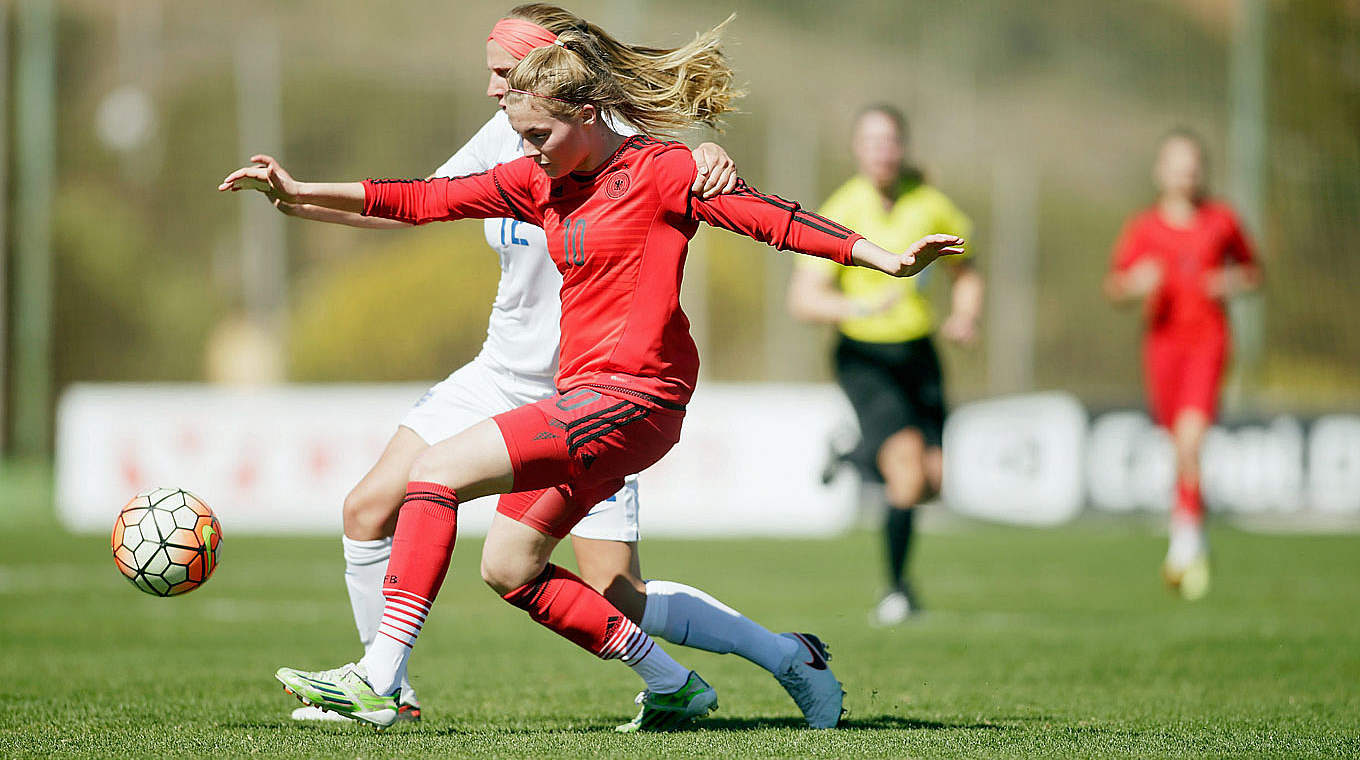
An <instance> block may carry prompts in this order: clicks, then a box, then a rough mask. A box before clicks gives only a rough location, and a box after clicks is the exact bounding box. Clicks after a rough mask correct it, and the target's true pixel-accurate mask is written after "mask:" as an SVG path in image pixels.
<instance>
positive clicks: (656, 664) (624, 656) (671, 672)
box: [596, 617, 689, 694]
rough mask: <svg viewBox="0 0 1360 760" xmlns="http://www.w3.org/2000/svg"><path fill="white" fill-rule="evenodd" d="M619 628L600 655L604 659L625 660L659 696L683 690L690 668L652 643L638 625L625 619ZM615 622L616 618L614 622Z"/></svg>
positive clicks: (648, 687)
mask: <svg viewBox="0 0 1360 760" xmlns="http://www.w3.org/2000/svg"><path fill="white" fill-rule="evenodd" d="M620 619H621V620H622V621H623V622H622V623H621V624H620V625H619V627H618V628H617V629H615V630H613V631H612V632H608V633H606V634H605V636H606V639H607V640H606V641H605V643H604V646H603V647H602V648H601V649H600V651H599V652H597V653H596V654H597V656H599V658H600V659H602V660H622V661H623V662H624V664H625V665H627V666H628V667H630V668H632V669H633V672H634V673H637V674H638V675H639V676H641V677H642V680H643V681H644V682H645V683H646V684H647V690H648V691H650V692H653V693H656V694H670V693H672V692H675V691H679V690H680V689H681V688H683V687H684V685H685V682H686V681H688V680H689V668H686V667H684V666H683V665H681V664H680V663H678V662H676V661H675V660H674V659H673V658H672V657H671V656H670V655H669V654H666V652H665V650H663V649H662V648H661V647H659V646H657V645H656V642H655V641H652V637H651V636H648V635H647V634H646V633H644V632H643V630H642V629H641V628H638V627H637V624H636V623H634V622H633V621H631V620H629V619H628V618H625V617H620ZM611 620H612V619H611Z"/></svg>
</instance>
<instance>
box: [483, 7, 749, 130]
mask: <svg viewBox="0 0 1360 760" xmlns="http://www.w3.org/2000/svg"><path fill="white" fill-rule="evenodd" d="M508 18H519V19H523V20H525V21H531V22H533V23H535V24H538V25H539V26H542V27H544V28H545V29H547V30H548V31H550V32H552V33H554V34H556V35H557V40H558V44H556V45H549V46H545V47H541V48H538V49H535V50H532V51H530V52H529V53H528V54H527V55H525V56H524V59H523V60H521V61H520V62H519V64H518V65H516V66H515V68H514V69H512V70H511V72H510V75H509V77H508V82H509V85H510V87H511V88H512V89H516V90H524V91H528V92H533V93H535V94H538V95H543V96H545V99H544V100H543V102H542V103H541V105H542V106H544V107H545V108H547V109H548V111H549V113H552V114H553V115H554V116H558V117H563V116H569V115H571V114H572V113H573V111H574V110H575V109H578V108H579V106H580V105H584V104H586V103H590V104H592V105H594V106H596V107H597V108H599V109H601V110H603V111H607V112H613V113H615V114H617V115H618V116H620V117H622V118H623V119H624V120H625V121H627V122H628V123H630V124H632V125H633V126H635V127H637V128H638V129H640V130H642V131H643V132H647V133H670V132H674V131H676V130H679V129H683V128H685V127H688V126H691V125H694V124H707V125H709V126H711V127H714V128H719V127H720V123H719V117H721V116H722V114H724V113H727V112H729V111H731V110H732V109H733V101H734V100H736V99H737V98H739V97H741V96H742V95H743V94H745V93H743V92H742V91H741V90H739V89H737V88H736V87H735V86H734V85H733V83H732V78H733V72H732V67H731V65H730V64H728V62H727V58H726V57H725V56H724V55H723V53H722V50H721V49H720V48H719V44H720V42H721V41H722V33H723V30H724V29H725V28H726V27H727V25H728V24H729V23H731V21H732V19H733V18H735V16H729V17H728V18H727V20H726V21H724V22H722V23H721V24H719V25H718V26H716V27H714V28H713V29H711V30H709V31H708V32H705V33H703V34H699V35H696V36H695V38H694V41H693V42H691V43H689V44H688V45H683V46H681V47H678V48H671V49H665V48H649V47H641V46H637V45H628V44H625V43H623V42H620V41H618V40H617V39H615V38H614V37H612V36H611V35H609V33H607V32H605V31H604V30H603V29H601V28H599V27H597V26H595V25H594V24H591V23H590V22H588V21H585V20H584V19H581V18H579V17H577V16H574V15H572V14H571V13H569V12H567V11H565V10H563V9H561V8H558V7H556V6H553V5H548V4H545V3H532V4H529V5H521V6H518V7H516V8H514V9H512V10H511V11H510V13H509V14H508ZM516 96H517V95H516V94H515V93H511V94H510V95H508V96H507V97H516ZM554 98H555V99H557V100H553V99H554ZM561 101H567V102H565V103H564V102H561Z"/></svg>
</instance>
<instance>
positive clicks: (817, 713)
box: [774, 633, 845, 728]
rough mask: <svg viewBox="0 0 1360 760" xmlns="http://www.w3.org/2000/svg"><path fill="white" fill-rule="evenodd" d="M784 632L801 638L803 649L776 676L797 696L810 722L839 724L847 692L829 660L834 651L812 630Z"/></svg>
mask: <svg viewBox="0 0 1360 760" xmlns="http://www.w3.org/2000/svg"><path fill="white" fill-rule="evenodd" d="M780 635H781V636H783V637H784V638H786V639H793V640H794V641H796V642H798V646H799V649H800V651H799V652H797V653H795V654H794V656H793V663H792V664H791V665H789V669H788V670H786V671H784V672H783V673H776V674H775V677H774V678H775V680H776V681H778V682H779V685H780V686H783V687H784V690H785V691H787V692H788V693H789V696H790V697H793V701H794V703H795V704H797V705H798V709H800V710H802V711H803V717H804V718H806V719H807V723H808V725H809V726H811V727H812V728H835V727H836V724H837V723H838V722H840V719H841V713H843V712H844V708H843V707H842V704H843V702H844V700H845V692H844V691H843V690H842V689H841V682H840V681H837V680H836V676H835V674H834V673H832V672H831V666H830V665H829V664H828V663H827V660H830V659H831V653H830V652H828V651H827V649H826V645H825V644H823V643H822V640H821V639H819V638H817V637H816V636H813V635H812V634H810V633H784V634H780Z"/></svg>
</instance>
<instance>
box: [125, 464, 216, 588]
mask: <svg viewBox="0 0 1360 760" xmlns="http://www.w3.org/2000/svg"><path fill="white" fill-rule="evenodd" d="M111 544H112V547H113V562H114V564H116V565H117V566H118V569H119V571H121V572H122V573H123V575H124V577H126V578H127V579H128V581H130V582H131V583H132V585H134V586H136V587H137V588H139V589H141V590H142V591H145V592H146V593H148V594H153V595H155V596H176V595H178V594H185V593H188V592H190V591H193V590H194V589H196V588H198V587H199V586H201V585H203V584H204V583H206V582H207V580H208V578H210V577H212V574H213V571H214V570H216V569H217V560H218V553H219V552H220V551H221V547H222V524H221V523H219V522H218V521H217V515H215V514H213V511H212V510H211V509H209V508H208V505H207V504H204V503H203V501H202V500H201V499H199V498H198V497H197V496H194V495H193V494H191V493H189V492H188V491H185V490H182V489H179V488H153V489H151V490H149V491H143V492H142V493H139V494H137V495H136V496H134V497H132V500H131V501H129V502H128V503H127V504H125V505H124V506H123V509H122V511H120V512H119V513H118V519H116V520H114V521H113V537H112V541H111Z"/></svg>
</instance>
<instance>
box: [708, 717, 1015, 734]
mask: <svg viewBox="0 0 1360 760" xmlns="http://www.w3.org/2000/svg"><path fill="white" fill-rule="evenodd" d="M694 727H695V728H703V729H706V730H709V731H758V730H760V729H766V728H806V727H807V723H806V722H804V721H803V719H802V718H728V717H722V718H719V717H709V718H705V719H703V720H702V721H699V722H697V723H695V724H694ZM837 728H839V729H847V730H861V731H886V730H891V731H945V730H954V729H964V730H987V731H1002V730H1004V729H1005V726H1000V725H997V724H995V723H952V722H942V721H938V720H921V719H918V718H903V717H901V716H899V715H866V716H857V717H856V716H850V717H845V718H842V719H841V722H840V724H839V725H837Z"/></svg>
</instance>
